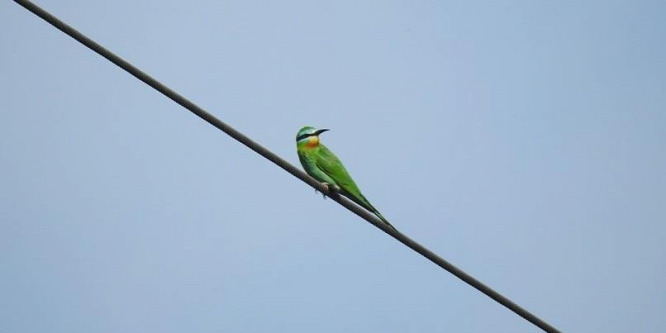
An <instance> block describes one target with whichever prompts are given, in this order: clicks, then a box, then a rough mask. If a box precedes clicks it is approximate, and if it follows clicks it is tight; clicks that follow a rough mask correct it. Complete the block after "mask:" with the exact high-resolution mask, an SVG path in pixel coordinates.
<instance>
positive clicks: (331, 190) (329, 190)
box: [315, 183, 339, 200]
mask: <svg viewBox="0 0 666 333" xmlns="http://www.w3.org/2000/svg"><path fill="white" fill-rule="evenodd" d="M322 184H323V185H324V186H326V192H321V196H322V197H323V198H324V200H326V196H327V195H329V194H331V193H337V192H338V190H339V187H337V186H335V185H331V184H329V183H322ZM315 193H319V191H318V190H317V189H315Z"/></svg>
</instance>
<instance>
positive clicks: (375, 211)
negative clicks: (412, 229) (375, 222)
mask: <svg viewBox="0 0 666 333" xmlns="http://www.w3.org/2000/svg"><path fill="white" fill-rule="evenodd" d="M372 213H373V214H375V215H376V216H377V217H378V218H379V219H380V220H382V222H384V223H386V225H387V226H389V227H391V229H393V230H394V231H398V229H396V228H395V227H394V226H393V225H392V224H391V223H389V221H387V220H386V219H385V218H384V216H382V214H381V213H379V211H378V210H376V209H375V210H374V211H373V212H372Z"/></svg>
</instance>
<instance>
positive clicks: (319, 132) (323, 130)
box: [315, 128, 330, 135]
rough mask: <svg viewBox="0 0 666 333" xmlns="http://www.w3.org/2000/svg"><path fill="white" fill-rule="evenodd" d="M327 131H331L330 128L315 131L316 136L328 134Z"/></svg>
mask: <svg viewBox="0 0 666 333" xmlns="http://www.w3.org/2000/svg"><path fill="white" fill-rule="evenodd" d="M326 131H330V130H329V129H328V128H322V129H320V130H317V131H315V134H316V135H319V134H321V133H324V132H326Z"/></svg>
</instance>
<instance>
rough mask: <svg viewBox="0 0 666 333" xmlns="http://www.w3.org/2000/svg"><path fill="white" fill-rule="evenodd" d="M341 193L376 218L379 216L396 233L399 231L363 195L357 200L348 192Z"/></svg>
mask: <svg viewBox="0 0 666 333" xmlns="http://www.w3.org/2000/svg"><path fill="white" fill-rule="evenodd" d="M340 193H342V194H343V195H344V196H346V197H347V198H349V199H351V200H352V201H353V202H355V203H357V204H358V205H359V206H361V207H363V208H365V209H367V210H369V211H370V212H371V213H373V214H375V216H377V217H378V218H379V219H380V220H382V222H384V223H386V225H388V226H389V227H390V228H391V229H393V230H395V231H398V229H396V228H395V227H394V226H393V225H392V224H391V223H389V221H387V220H386V219H385V218H384V216H383V215H382V214H381V213H380V212H379V211H378V210H377V208H375V207H374V206H372V205H371V204H370V201H368V199H366V198H365V196H364V195H363V194H361V193H359V197H360V198H357V197H355V196H353V195H350V194H349V193H348V192H346V191H344V190H343V191H341V192H340Z"/></svg>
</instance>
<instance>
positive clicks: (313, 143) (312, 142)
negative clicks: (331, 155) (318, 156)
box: [305, 136, 319, 148]
mask: <svg viewBox="0 0 666 333" xmlns="http://www.w3.org/2000/svg"><path fill="white" fill-rule="evenodd" d="M305 146H306V147H308V148H314V147H317V146H319V138H318V137H316V136H311V137H309V138H308V142H306V143H305Z"/></svg>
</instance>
